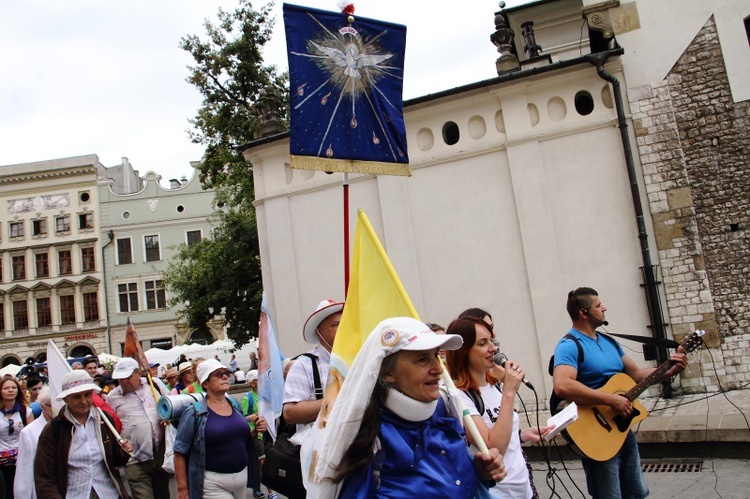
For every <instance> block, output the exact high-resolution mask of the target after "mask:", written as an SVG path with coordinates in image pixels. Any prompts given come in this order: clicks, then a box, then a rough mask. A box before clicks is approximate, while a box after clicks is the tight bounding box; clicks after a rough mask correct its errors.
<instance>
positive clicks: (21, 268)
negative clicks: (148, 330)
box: [0, 155, 106, 365]
mask: <svg viewBox="0 0 750 499" xmlns="http://www.w3.org/2000/svg"><path fill="white" fill-rule="evenodd" d="M102 168H104V167H103V165H101V163H99V160H98V158H97V157H96V156H95V155H90V156H79V157H73V158H66V159H59V160H52V161H42V162H38V163H27V164H22V165H8V166H3V167H0V203H1V206H0V221H1V222H0V224H1V225H0V231H2V232H1V233H0V258H2V261H1V262H0V265H1V266H0V271H1V272H2V276H1V277H2V279H1V280H0V302H1V305H2V306H0V327H2V331H0V364H2V365H7V364H9V363H17V364H22V361H23V360H25V359H26V358H27V357H34V358H35V359H37V360H42V359H44V358H46V348H47V342H48V340H49V339H53V340H54V341H55V343H56V344H57V346H58V348H59V349H60V351H61V352H63V353H67V354H68V355H70V356H80V355H86V354H88V353H92V352H101V351H104V349H105V345H106V319H105V317H106V315H105V314H106V311H105V308H104V301H103V296H104V294H103V267H102V260H101V245H100V241H99V227H100V221H99V216H98V205H99V191H98V188H97V173H98V171H99V170H100V169H102Z"/></svg>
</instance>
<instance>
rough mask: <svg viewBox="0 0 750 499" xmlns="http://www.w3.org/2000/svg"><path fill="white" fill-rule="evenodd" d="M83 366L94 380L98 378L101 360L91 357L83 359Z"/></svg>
mask: <svg viewBox="0 0 750 499" xmlns="http://www.w3.org/2000/svg"><path fill="white" fill-rule="evenodd" d="M81 364H83V368H84V369H85V370H86V372H87V373H89V376H91V377H92V378H93V377H94V376H96V374H97V371H98V370H99V359H97V358H96V357H94V356H93V355H91V356H89V357H86V358H85V359H83V362H81Z"/></svg>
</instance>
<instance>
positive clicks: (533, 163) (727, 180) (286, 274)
mask: <svg viewBox="0 0 750 499" xmlns="http://www.w3.org/2000/svg"><path fill="white" fill-rule="evenodd" d="M488 17H489V16H488ZM748 19H750V5H748V4H747V2H741V1H739V0H729V1H708V2H701V3H696V2H687V3H686V2H680V1H677V0H671V1H670V0H667V1H662V2H649V1H633V2H619V1H610V2H604V3H599V2H594V1H589V0H585V1H580V0H558V1H554V0H540V1H537V2H530V3H528V4H526V5H524V6H521V7H517V8H514V9H507V11H506V12H504V13H502V14H501V15H500V17H496V22H497V26H496V27H497V30H498V31H500V30H501V29H503V25H504V24H505V23H507V24H508V25H509V27H510V28H511V29H512V30H513V34H512V35H509V37H511V38H512V43H510V44H509V45H511V49H510V50H511V52H512V54H511V55H514V56H516V57H517V59H518V63H517V65H516V67H515V68H514V69H507V67H503V71H502V72H501V73H500V74H499V76H498V77H497V78H496V79H492V80H487V81H483V82H477V83H475V84H471V85H466V86H464V87H459V88H455V89H448V90H446V91H444V92H440V93H436V94H433V95H429V96H426V97H424V98H417V99H413V100H411V101H408V102H406V103H405V122H406V128H407V140H408V146H409V148H408V149H409V157H410V164H411V168H412V172H413V175H412V176H411V177H409V178H405V177H386V176H380V177H375V176H372V175H350V176H349V181H350V184H351V187H350V199H351V209H352V215H351V217H350V218H351V220H352V222H351V223H352V225H351V226H350V227H348V228H346V229H348V230H349V231H351V230H353V223H354V222H353V220H354V218H355V217H354V216H353V213H354V211H355V210H356V208H359V207H362V208H364V209H365V212H366V213H367V214H368V216H369V218H370V220H371V222H372V224H373V226H374V228H375V230H376V232H377V233H378V235H379V237H380V239H381V241H382V242H383V244H384V246H385V248H386V250H387V252H388V255H389V257H390V259H391V261H392V262H393V264H394V266H395V268H396V270H397V272H398V273H399V275H400V277H401V279H402V281H403V283H404V285H405V287H406V289H407V291H408V293H409V295H410V297H411V299H412V301H413V302H414V305H415V307H416V308H417V310H418V311H419V313H420V315H421V317H422V318H423V319H424V320H426V321H430V322H438V323H441V324H443V325H447V324H446V323H448V322H449V321H450V320H451V319H453V318H455V317H456V316H457V315H458V313H459V312H461V311H462V310H463V309H465V308H467V307H472V306H479V307H482V308H485V309H487V310H489V311H490V312H491V313H492V314H493V316H494V320H495V324H499V325H498V326H497V327H496V332H497V333H498V335H499V336H498V339H499V340H500V342H501V344H502V345H503V349H504V350H505V351H506V353H507V354H508V355H509V356H510V357H511V358H513V359H515V360H518V361H519V362H520V363H521V364H522V365H523V366H524V368H525V370H526V372H527V373H528V377H529V379H532V380H533V381H534V383H535V385H536V386H537V387H539V386H543V387H544V389H545V391H546V392H547V394H549V392H550V391H551V378H550V377H549V376H548V375H547V373H546V367H547V361H548V359H549V357H550V355H551V354H552V351H553V349H554V346H555V344H556V343H557V341H558V340H559V338H560V337H561V336H562V335H563V334H564V333H565V331H566V330H567V328H568V327H569V324H570V319H569V318H568V317H567V314H566V312H565V300H566V296H567V292H568V291H569V290H571V289H575V288H576V287H578V286H591V287H594V288H596V289H597V290H599V292H600V295H601V297H602V300H603V302H604V303H605V305H606V306H607V307H608V308H609V311H608V320H609V322H610V324H611V326H610V327H609V328H608V329H609V330H610V331H612V332H619V333H626V334H638V335H647V336H649V335H651V334H652V332H651V331H652V329H655V328H656V325H655V323H656V322H658V323H659V324H658V326H659V327H660V328H661V329H663V333H664V336H665V337H667V338H674V339H677V340H679V339H681V338H682V337H683V336H684V335H685V334H687V333H690V332H692V331H694V330H696V329H704V330H706V331H707V332H708V334H707V335H706V336H705V341H706V343H707V346H708V347H709V348H707V349H704V350H702V351H701V353H700V354H699V355H695V356H693V357H692V358H691V365H690V366H689V368H688V369H687V370H686V371H685V373H683V375H682V376H681V379H680V380H679V381H678V383H677V384H676V385H675V387H676V388H677V389H681V390H684V391H687V392H702V391H715V390H717V389H718V388H719V385H720V384H721V386H722V387H724V388H727V387H739V386H744V385H745V384H746V383H747V382H748V381H750V372H749V369H748V367H747V366H750V334H749V333H747V332H746V327H745V326H746V325H747V321H748V313H750V309H749V308H748V303H750V293H748V288H747V286H748V284H747V283H748V275H747V273H748V269H750V259H749V257H748V252H747V248H748V232H747V228H748V220H747V217H748V213H750V210H748V200H749V195H748V192H750V185H748V184H749V183H750V182H749V181H750V176H748V173H747V165H748V130H749V128H748V126H747V125H748V116H749V115H750V114H749V112H748V109H749V108H748V99H749V98H750V65H748V64H747V61H748V60H750V44H749V41H748V36H749V35H748V33H750V28H748ZM529 21H530V22H532V23H533V24H532V25H529V24H527V23H528V22H529ZM487 24H488V23H487V22H486V21H485V19H484V18H483V19H481V20H478V26H486V25H487ZM522 25H525V27H524V28H522ZM530 26H532V27H533V29H531V30H529V27H530ZM506 27H507V26H506ZM488 31H489V30H488ZM529 32H531V36H529V35H530V33H529ZM506 34H507V33H506ZM497 39H499V38H497ZM525 46H526V47H534V46H540V47H543V48H544V49H543V50H542V51H541V53H532V52H533V51H531V50H529V51H525V50H524V47H525ZM498 49H499V51H501V49H502V50H506V51H508V48H507V47H500V46H499V47H498ZM501 54H502V52H501ZM511 59H512V58H511ZM493 62H494V61H487V63H488V64H493ZM498 67H499V66H498ZM244 154H245V157H246V159H248V160H250V161H252V163H253V172H254V176H255V182H256V183H255V189H256V207H257V215H258V228H259V232H260V242H261V258H262V264H263V265H262V267H263V278H264V287H265V289H266V290H267V292H268V295H269V302H270V303H271V307H272V313H274V317H275V319H276V323H277V330H278V331H279V332H280V340H279V341H280V344H281V348H282V350H283V351H284V352H288V353H292V352H298V351H302V350H304V349H306V348H307V347H306V345H305V344H304V343H303V342H302V335H301V330H302V325H303V324H304V321H305V319H306V318H307V316H308V315H309V313H310V312H312V310H313V309H314V308H315V306H316V304H317V303H318V302H319V301H320V300H321V299H323V298H327V297H331V298H336V299H342V298H343V297H344V289H343V282H344V273H343V250H342V247H343V246H342V243H341V241H342V233H343V230H344V228H343V227H342V223H341V220H342V218H343V215H342V210H341V196H342V187H341V180H342V179H341V176H340V174H332V175H328V174H326V173H324V172H312V171H296V170H292V169H291V168H290V166H289V143H288V135H285V134H280V135H276V136H272V137H266V138H264V139H263V140H259V141H256V142H254V143H251V144H248V145H247V147H246V149H245V152H244ZM649 272H650V274H649ZM649 281H650V286H651V289H650V290H647V289H646V288H648V287H649ZM624 344H625V346H626V348H628V349H629V353H630V354H631V356H632V357H633V358H635V360H636V362H637V363H639V364H641V365H649V363H650V362H653V361H652V355H651V352H644V350H643V349H642V347H641V346H640V345H638V344H635V343H631V342H624ZM537 380H543V382H538V381H537ZM523 396H524V397H527V396H528V397H530V395H529V394H523ZM540 398H542V397H540Z"/></svg>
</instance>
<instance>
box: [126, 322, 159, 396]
mask: <svg viewBox="0 0 750 499" xmlns="http://www.w3.org/2000/svg"><path fill="white" fill-rule="evenodd" d="M122 354H123V355H124V356H125V357H130V358H133V359H135V361H136V362H138V364H139V365H140V366H141V369H143V370H144V371H146V379H148V384H149V385H150V386H151V392H152V393H153V394H154V400H156V403H157V404H158V403H159V392H157V391H156V387H155V386H154V380H153V379H151V371H149V369H148V367H149V364H148V359H146V354H145V353H143V347H142V346H141V342H140V341H138V335H137V334H136V332H135V326H133V321H132V320H131V319H130V316H128V327H127V328H126V329H125V347H124V348H123V352H122Z"/></svg>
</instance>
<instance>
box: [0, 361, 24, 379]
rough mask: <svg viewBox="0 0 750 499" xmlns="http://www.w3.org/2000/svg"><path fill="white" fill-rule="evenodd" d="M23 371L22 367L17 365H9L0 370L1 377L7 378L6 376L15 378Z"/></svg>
mask: <svg viewBox="0 0 750 499" xmlns="http://www.w3.org/2000/svg"><path fill="white" fill-rule="evenodd" d="M20 370H21V366H19V365H17V364H8V365H7V366H5V367H3V368H2V369H0V377H3V376H5V375H6V374H10V375H11V376H15V375H16V374H18V371H20Z"/></svg>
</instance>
